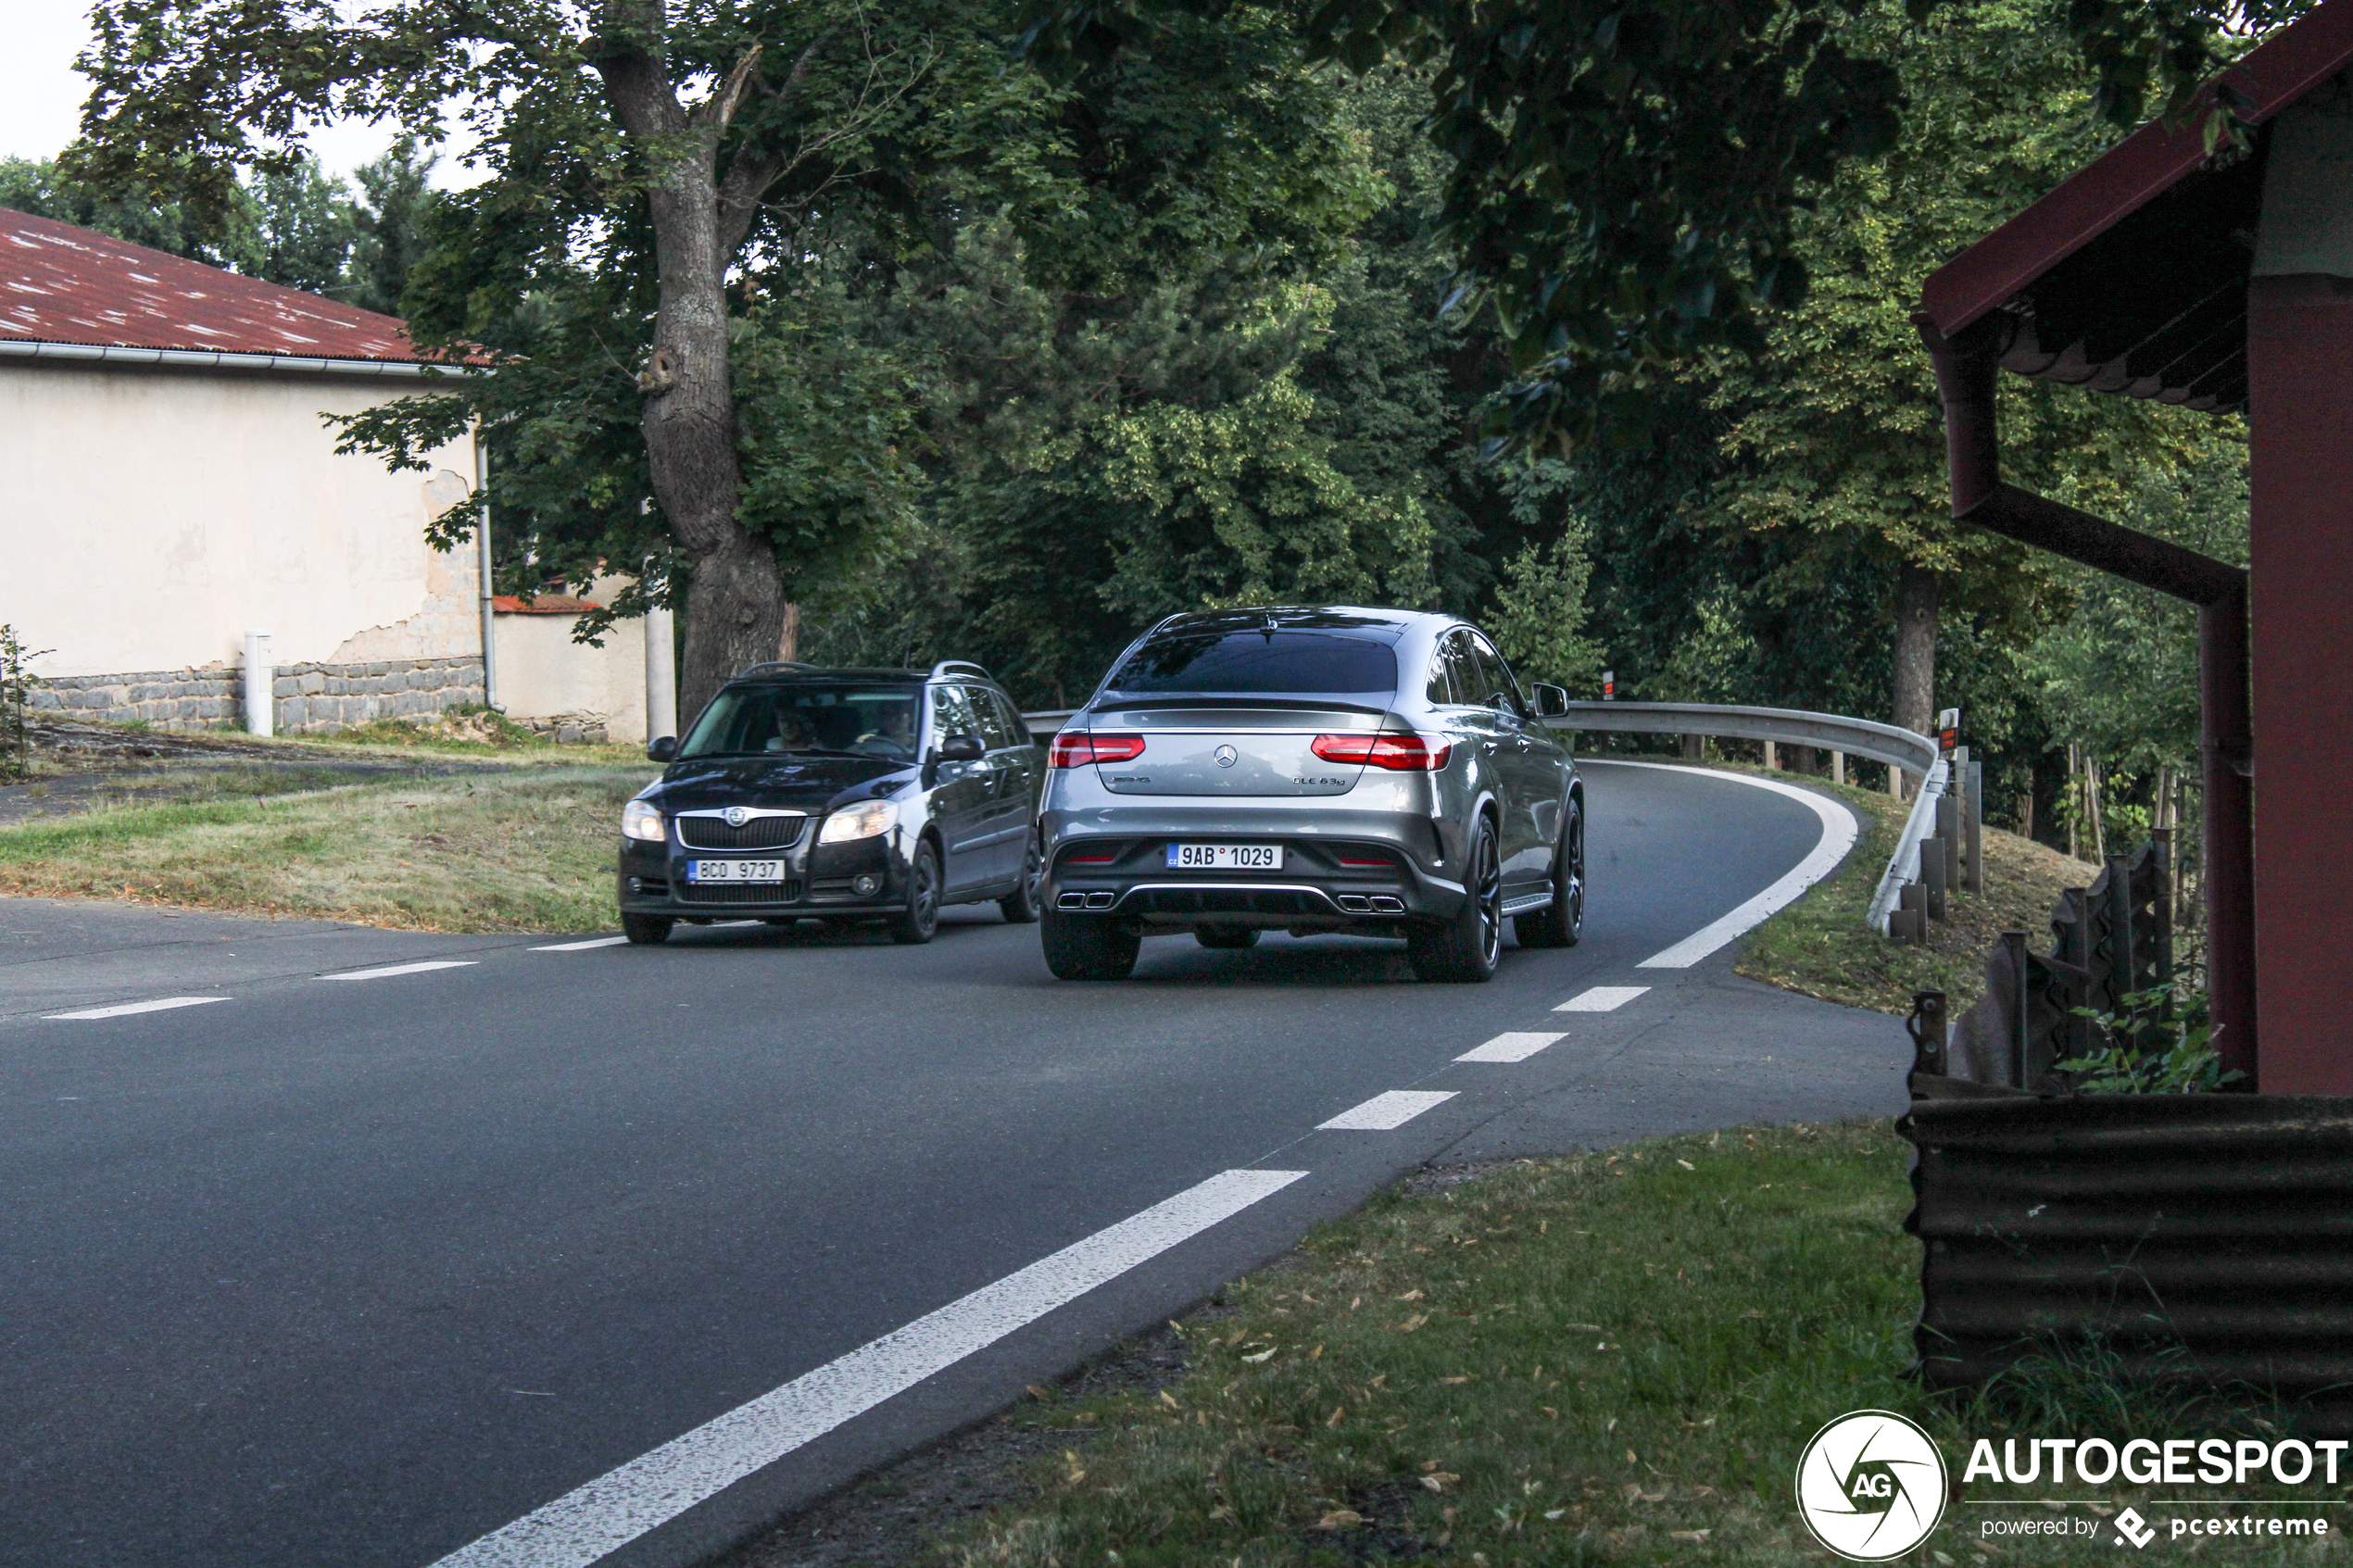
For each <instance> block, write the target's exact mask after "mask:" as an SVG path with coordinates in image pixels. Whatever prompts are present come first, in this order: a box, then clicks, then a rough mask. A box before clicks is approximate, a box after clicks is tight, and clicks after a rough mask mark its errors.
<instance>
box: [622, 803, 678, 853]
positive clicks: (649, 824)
mask: <svg viewBox="0 0 2353 1568" xmlns="http://www.w3.org/2000/svg"><path fill="white" fill-rule="evenodd" d="M621 836H622V837H623V838H642V839H644V840H646V842H648V844H660V843H661V841H662V840H663V839H664V838H665V837H667V836H668V834H666V833H665V832H664V831H663V828H662V822H661V812H660V811H658V810H656V809H654V808H653V807H652V806H651V805H649V804H648V803H647V802H646V801H643V800H633V801H631V802H630V803H629V804H628V805H626V806H623V808H622V809H621Z"/></svg>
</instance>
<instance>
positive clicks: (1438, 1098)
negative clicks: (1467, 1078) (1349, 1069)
mask: <svg viewBox="0 0 2353 1568" xmlns="http://www.w3.org/2000/svg"><path fill="white" fill-rule="evenodd" d="M1455 1093H1456V1091H1454V1090H1453V1089H1391V1090H1390V1091H1389V1093H1387V1094H1385V1095H1375V1096H1374V1097H1373V1098H1370V1099H1368V1100H1366V1101H1365V1103H1364V1104H1362V1105H1360V1106H1357V1107H1355V1108H1354V1109H1353V1110H1343V1111H1341V1112H1340V1114H1339V1115H1337V1116H1335V1117H1333V1118H1332V1119H1331V1120H1330V1121H1328V1122H1318V1123H1315V1130H1316V1131H1317V1132H1319V1133H1386V1132H1390V1131H1392V1130H1394V1129H1395V1128H1398V1127H1402V1126H1403V1125H1404V1124H1405V1123H1408V1122H1411V1121H1412V1120H1413V1119H1414V1118H1415V1117H1416V1116H1419V1115H1420V1114H1421V1113H1422V1112H1423V1111H1425V1110H1428V1109H1429V1108H1430V1107H1431V1106H1433V1105H1443V1104H1445V1103H1446V1102H1447V1101H1448V1100H1450V1099H1453V1098H1454V1095H1455Z"/></svg>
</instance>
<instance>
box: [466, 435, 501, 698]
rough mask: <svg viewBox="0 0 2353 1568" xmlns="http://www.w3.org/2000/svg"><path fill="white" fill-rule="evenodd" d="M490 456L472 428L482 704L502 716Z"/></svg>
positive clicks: (480, 436)
mask: <svg viewBox="0 0 2353 1568" xmlns="http://www.w3.org/2000/svg"><path fill="white" fill-rule="evenodd" d="M489 483H490V453H489V451H488V450H487V449H486V448H484V445H483V444H482V427H481V426H480V425H476V426H475V427H474V494H475V495H477V496H479V497H481V501H482V521H481V523H480V524H479V525H478V526H477V527H476V528H475V529H474V542H475V544H476V546H478V547H479V551H480V561H481V565H480V568H479V573H480V576H481V578H482V702H483V706H484V707H485V708H488V709H493V710H495V711H497V712H499V713H504V712H505V711H506V710H507V709H506V705H505V704H503V703H501V702H500V701H499V700H498V607H497V604H496V603H495V602H494V597H493V592H492V587H491V581H490V491H489Z"/></svg>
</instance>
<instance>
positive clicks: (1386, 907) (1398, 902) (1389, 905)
mask: <svg viewBox="0 0 2353 1568" xmlns="http://www.w3.org/2000/svg"><path fill="white" fill-rule="evenodd" d="M1404 912H1405V900H1404V899H1403V898H1392V897H1390V896H1389V895H1388V894H1386V893H1376V894H1374V895H1373V913H1375V914H1377V915H1402V914H1403V913H1404Z"/></svg>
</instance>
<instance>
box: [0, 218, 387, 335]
mask: <svg viewBox="0 0 2353 1568" xmlns="http://www.w3.org/2000/svg"><path fill="white" fill-rule="evenodd" d="M0 337H6V338H15V339H18V340H19V341H30V342H37V343H79V344H94V345H102V346H107V347H120V348H177V349H194V350H197V351H200V352H201V351H205V350H210V351H213V352H216V353H223V354H282V355H292V356H298V357H301V358H315V359H379V360H382V359H393V360H405V361H409V362H414V361H415V360H416V359H417V358H418V355H417V352H416V350H414V349H413V348H411V347H410V346H409V339H408V336H407V334H406V332H405V331H404V330H403V328H402V326H401V324H400V322H399V321H397V320H395V319H394V318H392V317H390V316H379V315H377V314H376V313H375V312H374V311H372V310H361V309H359V308H357V307H353V306H349V305H338V304H337V303H335V301H333V300H332V299H325V298H321V296H320V295H315V294H305V293H303V292H302V291H301V290H300V289H290V288H283V287H281V286H280V285H279V284H276V283H267V282H262V281H261V280H260V279H258V278H245V277H240V276H238V275H237V274H236V273H234V272H224V271H222V270H220V268H218V267H207V266H205V265H204V264H203V263H201V262H196V261H188V260H184V259H182V257H177V256H172V255H170V254H168V253H166V252H163V251H159V250H149V249H148V248H147V247H146V246H145V245H132V244H129V243H128V242H126V241H123V240H118V239H114V238H112V237H111V236H109V235H106V234H100V233H96V232H93V231H91V230H88V229H77V228H75V227H74V226H73V225H72V224H70V223H58V222H56V221H53V220H50V219H46V218H34V217H32V216H31V215H30V214H28V213H22V212H15V211H11V210H9V209H8V208H6V207H0Z"/></svg>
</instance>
